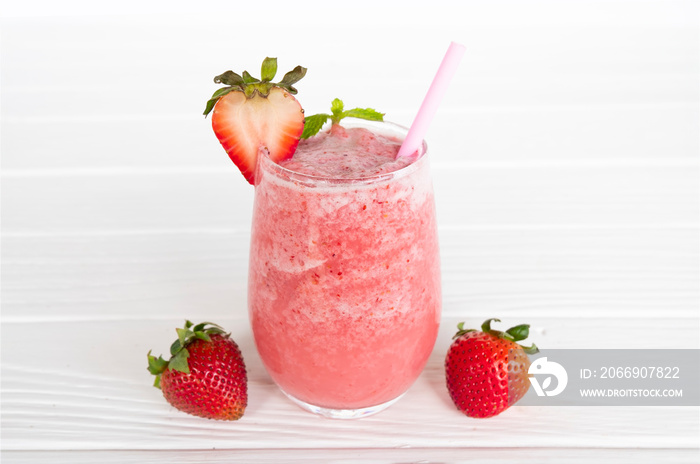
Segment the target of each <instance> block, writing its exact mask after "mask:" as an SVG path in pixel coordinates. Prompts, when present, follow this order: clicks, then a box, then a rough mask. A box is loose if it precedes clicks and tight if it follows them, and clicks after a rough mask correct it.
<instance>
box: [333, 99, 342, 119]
mask: <svg viewBox="0 0 700 464" xmlns="http://www.w3.org/2000/svg"><path fill="white" fill-rule="evenodd" d="M343 108H344V105H343V100H341V99H340V98H336V99H335V100H333V101H332V102H331V113H333V116H340V114H341V113H342V112H343Z"/></svg>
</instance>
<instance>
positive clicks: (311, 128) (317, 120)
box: [301, 113, 331, 139]
mask: <svg viewBox="0 0 700 464" xmlns="http://www.w3.org/2000/svg"><path fill="white" fill-rule="evenodd" d="M330 117H331V116H330V115H328V114H324V113H321V114H314V115H313V116H309V117H308V118H305V119H304V131H303V132H302V133H301V138H302V139H308V138H309V137H313V136H314V135H316V134H318V131H320V130H321V128H322V127H323V125H324V124H325V123H326V121H328V118H330Z"/></svg>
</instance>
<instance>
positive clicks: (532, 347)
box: [520, 343, 540, 354]
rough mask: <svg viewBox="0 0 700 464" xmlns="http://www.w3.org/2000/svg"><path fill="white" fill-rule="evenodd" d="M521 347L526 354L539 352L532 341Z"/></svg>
mask: <svg viewBox="0 0 700 464" xmlns="http://www.w3.org/2000/svg"><path fill="white" fill-rule="evenodd" d="M520 346H522V345H520ZM522 348H523V351H524V352H525V353H527V354H537V353H539V352H540V349H539V348H537V345H535V344H534V343H533V344H532V345H530V346H522Z"/></svg>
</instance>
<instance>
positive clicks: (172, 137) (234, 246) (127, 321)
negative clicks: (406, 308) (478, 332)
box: [0, 0, 700, 462]
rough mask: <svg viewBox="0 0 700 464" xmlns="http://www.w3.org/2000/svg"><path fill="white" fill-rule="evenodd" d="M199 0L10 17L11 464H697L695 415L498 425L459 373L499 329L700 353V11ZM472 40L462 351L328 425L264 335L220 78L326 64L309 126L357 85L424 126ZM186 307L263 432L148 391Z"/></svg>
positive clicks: (554, 413)
mask: <svg viewBox="0 0 700 464" xmlns="http://www.w3.org/2000/svg"><path fill="white" fill-rule="evenodd" d="M190 3H191V2H184V1H183V2H172V1H170V2H166V1H158V2H143V1H140V2H137V1H121V2H80V1H63V2H53V1H48V0H47V1H30V0H24V1H7V0H4V1H2V2H0V15H1V22H0V86H1V93H0V105H1V106H0V111H1V112H0V116H1V125H0V131H1V132H0V137H1V139H0V140H1V145H0V149H1V156H2V160H1V161H2V177H1V182H2V192H1V193H2V308H1V309H2V449H3V462H44V461H46V462H95V460H96V459H95V456H99V459H100V460H102V461H103V462H146V460H148V459H150V460H152V461H153V462H156V461H157V462H161V461H163V462H166V461H168V462H202V461H204V460H206V461H211V462H227V461H231V460H235V459H239V460H241V461H243V462H247V461H258V462H263V461H264V462H266V461H265V460H270V461H273V460H277V461H279V460H280V459H282V460H287V461H292V460H294V459H297V460H299V461H300V462H316V461H314V459H316V460H317V462H331V461H332V462H355V461H358V462H362V461H363V460H365V461H366V460H372V459H374V460H375V461H377V462H392V461H408V460H412V459H424V460H438V461H441V462H458V461H462V460H465V459H466V458H465V456H470V457H471V458H474V459H490V460H496V461H497V462H498V460H499V459H500V460H504V461H505V460H519V461H522V462H529V461H528V460H532V461H533V462H535V461H537V462H544V461H546V460H547V459H548V458H550V459H553V460H554V462H574V461H575V460H576V459H580V460H581V461H585V462H589V461H590V460H592V459H598V458H603V459H606V460H607V462H611V461H613V460H615V461H621V462H626V461H630V462H632V461H635V462H647V461H648V462H658V460H659V459H661V458H660V456H665V457H668V456H672V457H673V461H674V462H695V461H694V460H695V459H696V458H697V454H698V447H699V446H700V438H698V436H699V434H700V422H699V418H698V409H697V408H677V409H672V408H598V409H594V408H554V407H550V408H534V407H515V408H513V409H511V410H509V411H508V412H507V413H505V414H503V415H502V416H499V417H498V418H495V419H492V420H486V421H475V420H471V419H468V418H466V417H464V416H462V415H460V414H459V413H457V412H456V410H454V408H453V407H452V406H451V404H450V403H449V398H448V397H447V394H446V391H445V390H444V380H443V379H442V375H443V372H442V360H443V359H444V353H445V350H446V348H447V346H448V344H449V340H450V337H451V335H452V333H453V332H454V326H455V322H456V321H458V320H466V321H467V322H468V323H469V324H470V325H471V326H474V327H476V326H478V325H479V324H480V323H481V322H482V321H483V320H484V319H486V318H487V317H500V318H501V319H502V320H503V324H504V325H507V326H510V325H514V324H516V323H522V322H530V323H531V324H532V326H533V335H532V337H533V340H534V341H535V342H536V343H537V344H538V345H540V346H546V347H548V348H568V347H571V348H582V347H601V348H623V347H624V348H650V347H652V348H698V347H700V309H699V307H700V265H699V262H700V238H699V237H700V234H699V231H700V181H699V175H698V174H699V167H700V161H699V159H698V154H699V151H700V150H699V147H700V107H699V98H698V97H699V91H700V83H699V82H700V58H699V56H700V7H699V4H698V2H693V1H685V2H684V1H660V0H657V1H540V0H533V1H515V0H513V1H485V0H484V1H452V2H450V1H445V0H435V1H430V2H428V1H422V2H415V1H405V2H401V3H398V2H382V1H377V0H375V1H365V0H359V1H354V2H345V3H340V2H330V1H325V2H320V1H307V2H297V3H293V2H282V1H277V0H272V1H268V2H265V3H263V2H259V3H256V2H237V1H227V2H197V5H196V6H192V5H191V4H190ZM450 41H456V42H460V43H463V44H464V45H465V46H466V47H467V51H466V54H465V56H464V59H463V61H462V63H461V65H460V68H459V70H458V72H457V75H456V77H455V80H454V81H453V83H452V85H451V87H450V91H449V93H448V95H447V98H446V100H445V101H444V103H443V104H442V106H441V107H440V110H439V112H438V114H437V116H436V118H435V120H434V122H433V124H432V126H431V128H430V131H429V133H428V135H427V141H428V144H429V148H430V150H431V156H432V166H433V176H434V181H435V191H436V197H437V205H438V222H439V231H440V240H441V249H442V266H443V292H444V308H443V312H444V321H443V326H442V330H441V333H440V338H439V340H438V343H437V345H436V348H435V351H434V353H433V356H432V357H431V361H430V363H429V365H428V367H427V368H426V371H425V372H424V374H423V376H422V377H421V378H420V379H419V381H418V382H417V383H416V385H414V387H413V388H412V389H411V390H410V391H409V393H408V394H407V396H406V397H405V398H404V399H403V400H402V401H401V402H399V403H397V404H396V405H395V406H394V407H392V408H391V409H389V410H388V411H386V412H384V413H383V414H380V415H377V416H375V417H374V418H370V419H366V420H363V421H356V422H351V423H347V422H342V423H338V422H329V421H323V420H321V419H317V418H315V417H309V415H308V414H305V413H303V412H302V411H300V410H298V409H297V408H296V407H295V406H293V405H291V404H289V403H288V402H287V401H286V400H285V399H284V398H282V397H281V394H280V393H279V392H278V391H277V390H276V389H275V387H274V386H273V385H272V384H271V382H270V380H269V377H267V374H266V373H265V371H264V369H263V368H262V366H261V365H260V362H259V359H258V358H257V354H256V353H255V348H254V345H253V343H252V340H251V335H250V330H249V327H248V325H247V309H246V294H245V292H246V274H247V254H248V241H249V230H250V229H249V227H250V217H251V208H252V198H253V188H252V187H251V186H249V185H248V184H247V183H246V182H245V181H244V180H243V178H242V177H241V175H240V174H239V173H238V172H237V171H236V169H235V167H234V166H233V165H232V164H231V162H230V161H229V160H228V157H227V156H226V154H225V153H224V151H223V150H222V149H221V147H220V146H219V145H218V142H217V141H216V139H215V137H214V136H213V133H212V131H211V127H210V122H209V120H208V119H206V120H205V119H204V118H203V116H202V114H201V113H202V111H203V109H204V104H205V102H206V100H207V99H208V97H209V96H210V95H211V93H212V92H213V91H214V90H215V89H216V88H217V86H216V85H215V84H213V82H212V78H213V76H215V75H217V74H220V73H221V72H223V71H225V70H227V69H233V70H235V71H238V72H240V71H242V70H243V69H247V70H249V71H250V72H251V73H252V74H254V75H257V74H259V66H260V62H261V61H262V59H263V58H264V57H265V56H277V57H278V62H279V67H280V71H279V75H280V76H281V75H282V74H283V73H284V72H286V71H287V70H289V69H291V68H293V67H294V66H296V65H297V64H301V65H303V66H305V67H307V68H308V70H309V71H308V74H307V76H306V77H305V78H304V79H303V80H302V81H301V82H299V83H298V84H297V85H296V87H297V88H298V89H299V94H298V99H299V100H300V102H301V103H302V105H303V106H304V108H305V110H306V112H307V113H308V114H313V113H317V112H322V111H327V109H328V108H329V105H330V101H331V100H332V99H333V98H335V97H339V98H342V99H343V100H344V101H345V102H346V105H348V106H370V107H374V108H376V109H378V110H380V111H382V112H385V113H386V115H387V116H386V118H387V119H389V120H392V121H394V122H397V123H400V124H403V125H410V123H411V121H412V119H413V116H414V115H415V112H416V110H417V108H418V107H419V105H420V102H421V100H422V98H423V96H424V93H425V91H426V90H427V87H428V85H429V83H430V80H431V79H432V76H433V74H434V72H435V70H436V69H437V67H438V65H439V63H440V60H441V58H442V55H443V54H444V52H445V50H446V49H447V46H448V44H449V42H450ZM185 318H190V319H193V320H215V321H219V322H221V323H222V324H223V325H225V326H226V327H227V328H228V329H229V330H231V331H232V332H233V334H234V337H235V338H236V339H237V340H238V341H239V343H240V344H241V346H242V348H243V350H244V355H245V356H246V360H247V362H248V367H249V375H250V378H251V386H250V391H251V400H250V406H249V409H248V412H247V414H246V416H245V417H244V418H243V419H242V420H241V421H239V422H237V423H232V424H229V423H225V424H222V423H218V422H209V421H203V420H200V419H196V418H191V417H189V416H185V415H184V414H181V413H179V412H177V411H175V410H173V409H172V408H170V407H169V406H168V405H167V404H166V403H165V402H164V401H163V400H162V398H160V397H159V394H158V392H157V391H156V390H154V389H152V388H151V387H150V383H151V380H150V379H149V378H148V377H149V375H148V373H147V372H146V371H145V359H146V352H147V351H148V350H149V349H151V348H153V349H154V350H155V351H156V352H165V351H167V347H168V346H169V343H170V340H171V338H172V337H173V336H174V330H173V328H174V327H175V326H179V325H181V324H182V322H183V320H184V319H185ZM174 448H176V449H181V450H189V451H187V452H179V453H176V454H173V453H172V452H169V451H166V450H172V449H174ZM212 449H216V450H219V451H212ZM57 450H60V451H57ZM81 450H93V452H91V453H85V454H83V453H82V452H81ZM100 450H102V452H100ZM107 450H109V451H107ZM157 450H160V451H157ZM96 452H97V454H95V453H96ZM465 453H466V454H465Z"/></svg>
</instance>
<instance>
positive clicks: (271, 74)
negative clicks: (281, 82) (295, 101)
mask: <svg viewBox="0 0 700 464" xmlns="http://www.w3.org/2000/svg"><path fill="white" fill-rule="evenodd" d="M275 74H277V58H265V59H264V60H263V62H262V68H261V70H260V77H261V78H262V81H263V82H270V81H271V80H272V79H274V78H275Z"/></svg>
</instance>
